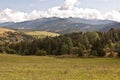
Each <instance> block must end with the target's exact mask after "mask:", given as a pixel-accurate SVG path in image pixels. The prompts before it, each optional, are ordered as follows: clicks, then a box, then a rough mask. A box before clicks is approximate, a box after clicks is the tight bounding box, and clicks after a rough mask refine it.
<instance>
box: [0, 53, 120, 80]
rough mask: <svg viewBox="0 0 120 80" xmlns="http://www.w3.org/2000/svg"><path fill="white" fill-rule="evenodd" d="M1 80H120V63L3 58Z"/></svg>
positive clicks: (93, 60)
mask: <svg viewBox="0 0 120 80" xmlns="http://www.w3.org/2000/svg"><path fill="white" fill-rule="evenodd" d="M0 80H120V59H118V58H116V59H115V58H82V59H81V58H55V57H36V56H17V55H7V54H0Z"/></svg>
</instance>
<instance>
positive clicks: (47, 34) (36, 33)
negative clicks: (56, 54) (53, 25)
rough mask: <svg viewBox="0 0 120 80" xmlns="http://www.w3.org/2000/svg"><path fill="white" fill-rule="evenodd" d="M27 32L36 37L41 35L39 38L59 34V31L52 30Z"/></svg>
mask: <svg viewBox="0 0 120 80" xmlns="http://www.w3.org/2000/svg"><path fill="white" fill-rule="evenodd" d="M25 34H27V35H31V36H34V37H39V38H43V37H46V36H50V37H55V36H59V34H57V33H52V32H47V31H28V32H25Z"/></svg>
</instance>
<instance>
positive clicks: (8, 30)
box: [0, 27, 16, 34]
mask: <svg viewBox="0 0 120 80" xmlns="http://www.w3.org/2000/svg"><path fill="white" fill-rule="evenodd" d="M5 32H16V31H15V30H12V29H8V28H2V27H0V34H3V33H5Z"/></svg>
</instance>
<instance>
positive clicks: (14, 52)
mask: <svg viewBox="0 0 120 80" xmlns="http://www.w3.org/2000/svg"><path fill="white" fill-rule="evenodd" d="M6 53H8V54H17V52H16V51H15V50H14V49H9V48H7V49H6Z"/></svg>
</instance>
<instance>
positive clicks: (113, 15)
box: [0, 0, 120, 22]
mask: <svg viewBox="0 0 120 80" xmlns="http://www.w3.org/2000/svg"><path fill="white" fill-rule="evenodd" d="M78 2H79V0H65V2H64V4H63V5H62V6H56V7H53V8H50V9H48V10H47V11H37V10H33V11H32V12H30V13H25V12H21V11H15V10H12V9H8V8H7V9H5V10H3V11H1V12H0V22H8V21H14V22H20V21H26V20H32V19H37V18H45V17H60V18H68V17H79V18H86V19H102V20H104V19H107V20H114V21H119V22H120V12H119V11H115V10H113V11H111V12H106V13H102V12H100V11H98V10H96V9H89V8H85V9H83V8H78V7H74V5H75V4H77V3H78Z"/></svg>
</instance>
